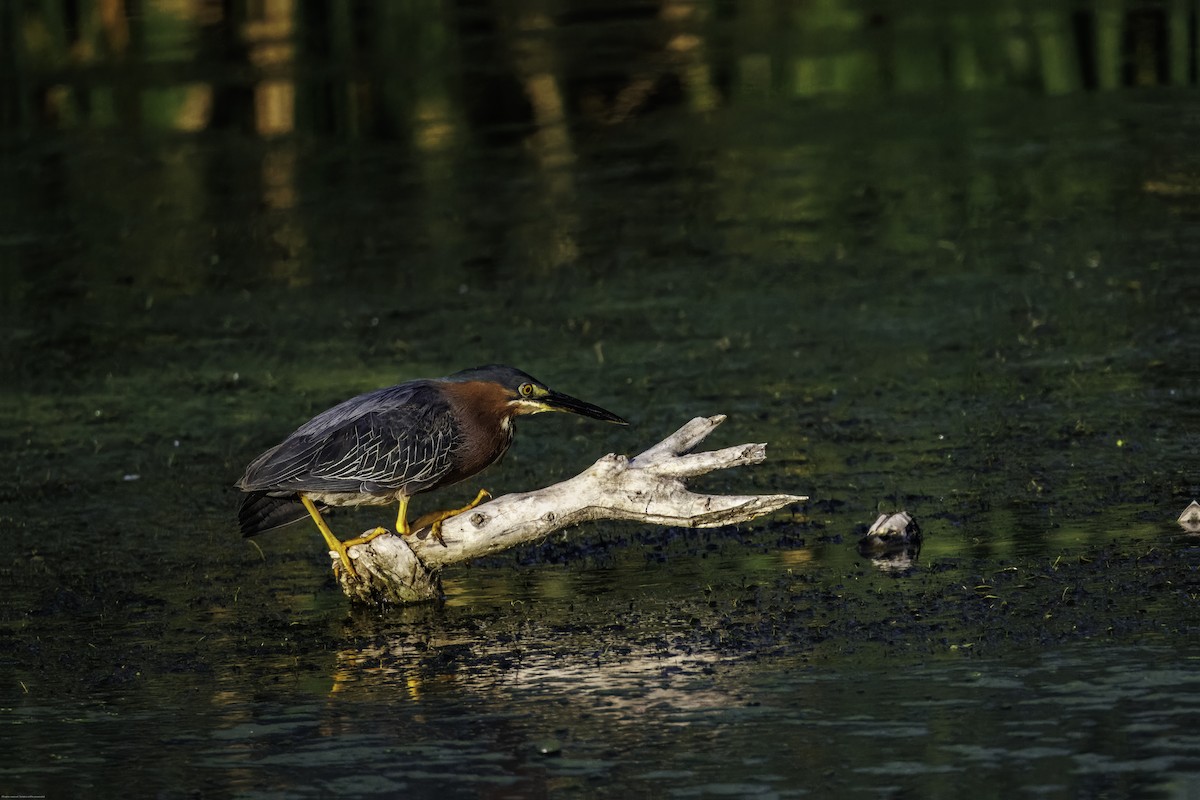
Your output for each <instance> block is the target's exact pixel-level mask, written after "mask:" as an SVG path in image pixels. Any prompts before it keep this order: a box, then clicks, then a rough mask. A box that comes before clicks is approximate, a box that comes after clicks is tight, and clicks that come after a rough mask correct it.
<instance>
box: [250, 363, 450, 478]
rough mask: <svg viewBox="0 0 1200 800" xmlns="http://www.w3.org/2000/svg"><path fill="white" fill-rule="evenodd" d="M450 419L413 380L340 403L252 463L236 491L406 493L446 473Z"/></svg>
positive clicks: (423, 384)
mask: <svg viewBox="0 0 1200 800" xmlns="http://www.w3.org/2000/svg"><path fill="white" fill-rule="evenodd" d="M455 430H456V426H455V425H454V418H453V415H452V412H451V409H450V405H449V403H447V402H446V401H445V400H444V399H443V397H442V395H441V393H440V392H439V391H438V390H437V388H436V387H435V386H434V385H432V384H431V383H430V382H428V381H413V382H411V383H407V384H401V385H400V386H393V387H391V388H389V389H380V390H379V391H376V392H370V393H368V394H365V395H360V396H359V397H356V398H353V399H351V400H347V401H346V402H345V403H342V404H340V405H337V406H334V407H333V408H331V409H329V410H328V411H325V412H323V413H321V414H319V415H317V416H316V417H313V418H312V419H311V420H309V421H308V422H306V423H305V424H304V425H302V426H301V427H300V428H298V429H297V430H296V432H295V433H293V434H292V435H291V436H289V437H288V438H287V439H286V440H285V441H284V442H283V443H282V444H281V445H279V446H278V447H276V448H275V449H273V450H270V451H268V452H266V453H264V454H263V455H261V456H259V458H258V459H257V460H256V461H255V462H254V463H252V464H251V465H250V466H249V467H248V468H247V470H246V475H245V476H244V477H243V478H242V480H241V482H240V483H239V486H241V487H242V488H243V489H268V488H269V489H277V490H279V489H283V490H307V491H314V492H364V493H368V494H376V493H385V492H389V491H395V490H397V489H401V488H403V489H406V490H407V491H408V493H409V494H412V493H415V492H419V491H421V490H422V489H425V488H428V487H430V486H432V485H434V484H436V483H437V481H438V480H439V479H440V478H442V477H443V476H444V475H445V474H446V473H448V472H449V471H450V470H451V467H452V460H451V459H452V456H453V452H454V449H455V447H456V446H457V442H456V440H455Z"/></svg>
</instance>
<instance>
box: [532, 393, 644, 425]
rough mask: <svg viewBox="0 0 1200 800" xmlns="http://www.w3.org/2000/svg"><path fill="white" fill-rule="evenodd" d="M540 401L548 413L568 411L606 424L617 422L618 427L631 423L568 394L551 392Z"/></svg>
mask: <svg viewBox="0 0 1200 800" xmlns="http://www.w3.org/2000/svg"><path fill="white" fill-rule="evenodd" d="M538 400H539V401H540V402H541V403H542V404H543V405H544V406H545V407H546V410H547V411H566V412H568V413H570V414H578V415H579V416H581V417H591V418H592V419H599V420H603V421H605V422H615V423H616V424H618V425H628V424H629V423H628V422H626V421H625V420H623V419H621V418H620V417H618V416H617V415H616V414H614V413H612V412H611V411H605V410H604V409H603V408H601V407H600V406H594V405H592V404H591V403H585V402H583V401H582V400H578V399H576V398H574V397H571V396H570V395H568V394H561V393H559V392H554V391H552V392H549V393H548V394H547V395H546V396H545V397H540V398H538Z"/></svg>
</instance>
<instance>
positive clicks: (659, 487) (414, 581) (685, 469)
mask: <svg viewBox="0 0 1200 800" xmlns="http://www.w3.org/2000/svg"><path fill="white" fill-rule="evenodd" d="M724 420H725V417H724V416H722V415H717V416H713V417H697V418H696V419H693V420H692V421H691V422H689V423H687V424H686V425H684V426H683V427H682V428H680V429H679V430H677V431H676V432H675V433H673V434H671V435H670V436H668V437H667V438H666V439H664V440H663V441H661V442H659V443H658V444H656V445H654V446H653V447H651V448H650V449H648V450H646V451H645V452H643V453H641V454H639V455H637V456H635V457H634V458H628V457H626V456H620V455H613V454H609V455H606V456H604V457H603V458H601V459H600V460H598V461H597V462H596V463H594V464H592V466H590V467H588V468H587V469H586V470H584V471H583V472H581V473H580V474H579V475H576V476H575V477H574V478H570V479H568V480H565V481H563V482H562V483H556V484H554V485H553V486H548V487H546V488H544V489H539V490H537V491H533V492H525V493H521V494H509V495H505V496H503V497H498V498H496V499H494V500H492V501H490V502H488V503H485V504H484V505H481V506H478V507H477V508H475V509H472V510H471V511H468V512H466V513H464V514H460V515H459V516H456V517H452V518H450V519H448V520H446V522H445V523H444V524H443V526H442V538H443V540H444V543H441V542H438V541H436V540H435V539H434V538H433V537H431V536H429V535H428V531H418V532H416V534H414V535H412V536H408V537H399V536H394V535H391V534H386V535H383V536H379V537H377V538H376V539H374V540H373V541H371V542H369V543H367V544H363V545H358V546H355V547H352V548H350V551H349V555H350V558H351V560H352V561H353V563H354V568H355V571H356V572H357V573H358V574H357V575H347V574H346V573H344V572H342V571H340V568H339V567H338V566H337V564H338V562H337V559H336V556H335V554H332V553H331V554H330V555H331V556H335V557H334V562H335V569H339V572H338V582H339V583H340V584H341V587H342V590H343V591H344V592H345V593H346V594H347V596H349V597H350V598H351V599H352V600H355V601H360V602H363V603H370V604H377V603H413V602H421V601H426V600H432V599H436V598H438V597H440V596H441V583H440V581H439V578H438V574H439V572H440V570H441V569H442V568H443V567H445V566H448V565H450V564H457V563H461V562H463V561H468V560H470V559H472V558H478V557H480V556H486V555H491V554H493V553H498V552H501V551H503V550H507V549H509V548H510V547H515V546H516V545H519V544H523V543H525V542H531V541H536V540H538V539H541V538H543V537H545V536H548V535H549V534H551V533H554V532H555V531H558V530H561V529H563V528H566V527H569V526H572V525H577V524H579V523H581V522H589V521H593V520H601V519H622V520H633V521H636V522H645V523H649V524H656V525H678V526H682V527H689V528H711V527H716V526H719V525H732V524H734V523H738V522H745V521H747V520H750V519H754V518H755V517H758V516H761V515H762V514H766V513H768V512H771V511H774V510H776V509H779V508H782V507H784V506H786V505H790V504H792V503H798V502H801V501H803V500H807V499H808V498H807V497H804V496H799V495H789V494H772V495H711V494H696V493H693V492H690V491H688V489H687V486H686V485H685V484H684V482H683V479H684V478H689V477H694V476H696V475H703V474H706V473H708V472H712V471H714V470H718V469H725V468H728V467H737V466H742V465H745V464H757V463H760V462H761V461H763V460H764V459H765V458H766V452H767V446H766V445H765V444H742V445H737V446H735V447H726V448H724V449H722V450H714V451H710V452H703V453H690V452H689V451H690V450H691V449H692V448H693V447H695V446H696V445H697V444H699V443H700V442H701V441H703V440H704V438H705V437H706V436H708V435H709V434H710V433H712V431H713V429H714V428H716V427H717V426H718V425H720V424H721V423H722V422H723V421H724Z"/></svg>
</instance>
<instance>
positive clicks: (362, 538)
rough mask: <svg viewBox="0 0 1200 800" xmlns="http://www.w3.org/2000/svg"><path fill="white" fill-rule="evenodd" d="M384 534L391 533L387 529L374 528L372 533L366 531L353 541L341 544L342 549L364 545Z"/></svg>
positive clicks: (349, 540)
mask: <svg viewBox="0 0 1200 800" xmlns="http://www.w3.org/2000/svg"><path fill="white" fill-rule="evenodd" d="M385 533H391V531H389V530H388V529H387V528H382V527H381V528H376V529H375V530H373V531H368V532H367V533H364V534H363V535H362V536H356V537H355V538H353V539H348V540H347V541H344V542H342V547H345V548H347V549H349V548H351V547H354V546H355V545H356V544H366V543H367V542H369V541H371V540H372V539H375V538H376V537H379V536H382V535H383V534H385Z"/></svg>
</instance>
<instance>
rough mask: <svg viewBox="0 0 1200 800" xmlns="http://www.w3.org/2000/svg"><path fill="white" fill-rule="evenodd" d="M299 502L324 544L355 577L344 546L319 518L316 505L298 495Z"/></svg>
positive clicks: (319, 513)
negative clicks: (319, 532)
mask: <svg viewBox="0 0 1200 800" xmlns="http://www.w3.org/2000/svg"><path fill="white" fill-rule="evenodd" d="M300 502H301V503H303V504H304V508H305V509H306V510H307V511H308V515H309V516H310V517H312V518H313V522H315V523H317V528H318V529H319V530H320V531H321V536H323V537H324V538H325V544H326V545H327V546H328V547H329V549H330V550H332V551H333V552H335V553H337V554H338V558H340V559H341V561H342V566H343V567H345V568H346V572H347V573H348V574H350V575H357V574H358V573H357V572H355V571H354V567H352V566H351V565H350V556H348V555H346V545H344V544H342V542H341V540H339V539H338V538H337V537H336V536H334V535H333V531H331V530H329V526H328V525H326V524H325V519H324V518H323V517H322V516H321V512H320V511H318V510H317V507H316V505H315V504H314V503H313V501H312V500H309V499H308V498H307V497H305V496H304V495H300Z"/></svg>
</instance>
